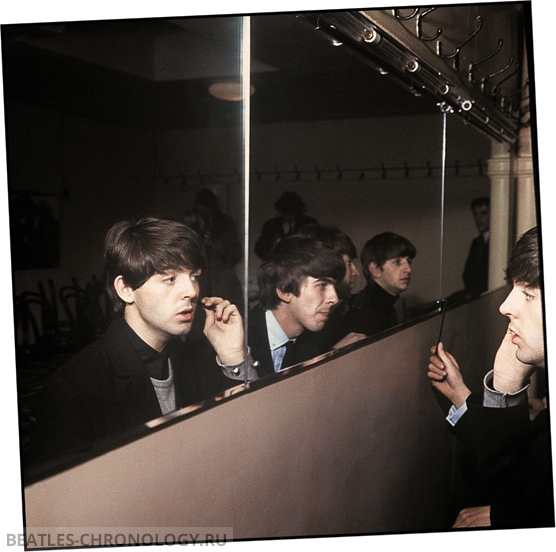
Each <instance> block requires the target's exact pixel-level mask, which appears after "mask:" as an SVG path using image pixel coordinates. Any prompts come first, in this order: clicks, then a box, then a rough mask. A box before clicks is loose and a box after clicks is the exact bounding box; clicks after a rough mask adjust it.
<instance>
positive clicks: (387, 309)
mask: <svg viewBox="0 0 556 552" xmlns="http://www.w3.org/2000/svg"><path fill="white" fill-rule="evenodd" d="M416 254H417V250H416V248H415V246H414V245H413V244H412V243H411V242H410V241H409V240H408V239H407V238H404V237H403V236H400V235H399V234H395V233H393V232H383V233H382V234H377V235H376V236H374V237H373V238H371V239H370V240H368V241H367V242H366V243H365V245H364V246H363V248H362V250H361V255H360V259H361V266H362V268H363V275H364V276H365V279H366V280H367V285H366V286H365V287H364V288H363V289H362V290H361V291H359V292H358V293H356V294H354V295H350V296H349V297H347V298H346V299H344V301H343V302H342V304H341V305H340V306H339V307H338V308H337V309H335V311H334V313H333V315H332V317H331V319H330V322H329V324H330V328H329V330H328V331H330V332H331V333H333V335H334V338H333V340H335V341H339V340H340V339H342V338H343V337H345V336H346V335H348V334H349V333H354V334H363V335H365V336H370V335H375V334H377V333H380V332H382V331H384V330H387V329H389V328H392V327H394V326H397V325H398V315H397V312H396V309H395V307H394V305H395V303H396V301H397V300H398V299H399V296H400V294H401V293H402V292H404V291H406V290H407V289H408V287H409V284H410V282H411V263H412V261H413V259H414V258H415V256H416Z"/></svg>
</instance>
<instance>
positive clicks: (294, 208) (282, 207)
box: [274, 192, 306, 215]
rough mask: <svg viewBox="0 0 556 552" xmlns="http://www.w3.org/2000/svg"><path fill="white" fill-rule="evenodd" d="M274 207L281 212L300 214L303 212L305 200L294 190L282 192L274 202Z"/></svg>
mask: <svg viewBox="0 0 556 552" xmlns="http://www.w3.org/2000/svg"><path fill="white" fill-rule="evenodd" d="M274 208H275V209H276V210H277V211H278V212H279V213H282V214H288V215H289V214H296V215H300V214H301V213H304V212H305V209H306V205H305V202H304V201H303V200H302V199H301V198H300V197H299V196H298V195H297V194H296V193H295V192H283V193H282V195H281V196H280V197H279V198H278V199H277V200H276V201H275V202H274Z"/></svg>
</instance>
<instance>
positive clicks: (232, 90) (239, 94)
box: [208, 81, 255, 102]
mask: <svg viewBox="0 0 556 552" xmlns="http://www.w3.org/2000/svg"><path fill="white" fill-rule="evenodd" d="M208 90H209V94H210V95H211V96H214V97H215V98H218V99H219V100H226V101H228V102H239V101H241V100H243V90H242V84H241V83H240V82H233V81H229V82H217V83H215V84H211V85H210V86H209V89H208ZM250 91H251V96H252V95H253V94H254V93H255V87H254V86H253V85H251V88H250Z"/></svg>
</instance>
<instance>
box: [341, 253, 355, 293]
mask: <svg viewBox="0 0 556 552" xmlns="http://www.w3.org/2000/svg"><path fill="white" fill-rule="evenodd" d="M342 258H343V259H344V264H345V265H346V275H345V276H344V279H343V280H342V281H341V282H340V283H339V284H338V286H337V287H336V291H337V292H338V297H339V298H340V299H343V298H344V297H347V296H348V295H349V294H350V293H351V289H352V286H353V282H354V281H355V279H356V278H357V277H359V275H360V274H359V270H358V269H357V266H355V263H354V262H353V259H352V258H350V256H349V255H347V254H346V253H343V254H342Z"/></svg>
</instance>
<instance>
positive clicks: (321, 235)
mask: <svg viewBox="0 0 556 552" xmlns="http://www.w3.org/2000/svg"><path fill="white" fill-rule="evenodd" d="M298 234H300V235H301V236H307V237H309V238H313V239H316V240H319V241H321V242H322V243H324V244H325V245H327V246H328V247H330V248H331V249H333V250H334V251H336V252H337V253H339V254H340V255H347V256H348V257H349V258H350V259H356V258H357V249H355V245H353V242H352V241H351V239H350V237H349V236H348V235H347V234H344V233H343V232H342V231H341V230H340V229H339V228H336V227H335V226H321V225H320V224H307V225H306V226H303V228H300V229H299V232H298Z"/></svg>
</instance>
